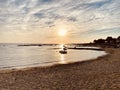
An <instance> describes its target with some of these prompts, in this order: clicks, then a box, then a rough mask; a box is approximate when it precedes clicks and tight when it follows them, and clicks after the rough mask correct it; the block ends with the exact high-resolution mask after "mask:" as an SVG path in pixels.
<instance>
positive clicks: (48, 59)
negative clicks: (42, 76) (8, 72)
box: [0, 44, 106, 69]
mask: <svg viewBox="0 0 120 90" xmlns="http://www.w3.org/2000/svg"><path fill="white" fill-rule="evenodd" d="M58 47H60V46H40V47H38V46H29V47H24V46H23V47H20V46H17V45H3V44H2V45H1V44H0V69H9V68H26V67H34V66H47V65H54V64H67V63H70V62H78V61H85V60H90V59H94V58H97V57H99V56H102V55H105V54H106V53H105V52H104V51H94V50H72V49H71V50H68V53H67V54H64V55H63V54H60V53H59V49H53V48H58Z"/></svg>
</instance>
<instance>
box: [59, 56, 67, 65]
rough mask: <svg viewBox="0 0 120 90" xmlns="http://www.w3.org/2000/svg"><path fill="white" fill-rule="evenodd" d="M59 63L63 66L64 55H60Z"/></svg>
mask: <svg viewBox="0 0 120 90" xmlns="http://www.w3.org/2000/svg"><path fill="white" fill-rule="evenodd" d="M60 63H61V64H65V63H66V62H65V55H64V54H60Z"/></svg>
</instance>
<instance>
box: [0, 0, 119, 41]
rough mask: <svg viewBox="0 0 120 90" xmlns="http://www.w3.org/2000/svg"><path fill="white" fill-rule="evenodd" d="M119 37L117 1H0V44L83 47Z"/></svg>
mask: <svg viewBox="0 0 120 90" xmlns="http://www.w3.org/2000/svg"><path fill="white" fill-rule="evenodd" d="M61 31H63V32H62V34H63V35H60V33H61ZM119 35H120V0H0V43H86V42H92V41H93V40H94V39H98V38H106V37H107V36H113V37H118V36H119Z"/></svg>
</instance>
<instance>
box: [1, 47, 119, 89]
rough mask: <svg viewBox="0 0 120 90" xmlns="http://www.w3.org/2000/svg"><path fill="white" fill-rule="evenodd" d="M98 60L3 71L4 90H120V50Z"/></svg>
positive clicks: (107, 49)
mask: <svg viewBox="0 0 120 90" xmlns="http://www.w3.org/2000/svg"><path fill="white" fill-rule="evenodd" d="M105 51H106V52H107V53H108V55H106V56H104V57H99V58H98V59H95V60H91V61H86V62H79V63H78V62H77V63H72V64H67V65H55V66H51V67H42V68H41V67H36V68H30V69H22V70H11V71H0V90H120V48H105Z"/></svg>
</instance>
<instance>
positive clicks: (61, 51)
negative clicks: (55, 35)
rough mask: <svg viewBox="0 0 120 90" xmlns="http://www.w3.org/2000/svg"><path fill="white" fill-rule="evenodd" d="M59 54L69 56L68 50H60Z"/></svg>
mask: <svg viewBox="0 0 120 90" xmlns="http://www.w3.org/2000/svg"><path fill="white" fill-rule="evenodd" d="M59 53H61V54H67V51H66V50H60V51H59Z"/></svg>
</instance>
